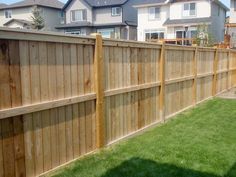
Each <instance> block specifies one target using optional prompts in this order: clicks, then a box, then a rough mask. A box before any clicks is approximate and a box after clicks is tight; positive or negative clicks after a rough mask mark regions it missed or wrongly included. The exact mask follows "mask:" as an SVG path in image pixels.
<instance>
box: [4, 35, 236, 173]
mask: <svg viewBox="0 0 236 177" xmlns="http://www.w3.org/2000/svg"><path fill="white" fill-rule="evenodd" d="M24 35H25V36H27V35H28V34H27V33H25V34H24ZM36 36H37V35H36ZM63 38H64V37H62V39H63ZM71 39H72V40H71V41H67V42H63V40H61V41H60V42H56V41H51V39H50V40H48V41H47V42H46V41H44V42H40V39H38V40H37V38H35V40H34V41H32V40H30V41H23V40H0V46H1V47H0V97H1V99H0V116H1V119H0V176H4V177H5V176H12V177H14V176H22V177H23V176H27V177H31V176H37V175H40V174H42V173H43V172H47V171H49V170H51V169H53V168H55V167H57V166H59V165H62V164H65V163H66V162H69V161H71V160H73V159H76V158H78V157H80V156H82V155H84V154H86V153H89V152H91V151H93V150H95V149H97V148H100V147H103V146H105V145H107V144H110V143H113V142H115V141H117V140H119V139H121V138H123V137H125V136H127V135H130V134H133V133H135V132H136V131H138V130H140V129H142V128H144V127H147V126H150V125H152V124H153V123H157V122H159V121H165V118H169V117H170V116H172V115H174V114H176V113H177V112H179V111H181V110H183V109H185V108H187V107H189V106H191V105H195V104H196V103H198V102H200V101H203V100H205V99H207V98H209V97H211V96H212V94H213V95H215V94H218V93H220V92H222V91H224V90H227V89H228V88H231V87H233V86H234V85H235V84H236V79H235V78H236V77H235V75H236V71H235V68H236V60H235V56H236V53H235V52H233V51H230V52H229V51H228V50H221V49H217V50H212V49H208V48H186V49H185V48H182V47H180V46H169V45H166V46H164V45H163V46H160V45H157V44H155V45H154V44H142V43H135V42H132V43H129V42H125V41H115V40H106V39H104V40H102V39H101V36H97V40H95V38H92V39H88V38H81V39H80V38H76V41H75V40H73V37H71ZM25 40H26V39H25ZM107 93H108V95H106V94H107ZM92 96H94V97H93V98H89V97H92ZM80 99H81V100H82V102H80V101H78V102H77V100H80ZM65 100H66V101H65ZM58 102H59V103H61V102H64V103H65V104H64V103H63V104H62V105H60V106H59V107H57V105H56V106H55V104H54V103H56V104H57V103H58ZM35 104H39V105H35ZM44 104H51V106H50V107H48V108H47V109H44V108H43V109H39V110H32V111H30V109H28V108H27V109H25V110H24V111H26V113H23V114H22V115H19V114H18V113H16V114H14V112H11V111H15V110H18V109H22V108H21V106H27V107H29V108H31V107H32V105H33V106H34V107H37V109H38V107H39V106H43V105H44ZM18 107H20V108H18ZM4 112H11V115H14V116H9V117H4V114H2V113H4ZM15 112H16V111H15ZM2 116H3V117H4V118H3V119H2Z"/></svg>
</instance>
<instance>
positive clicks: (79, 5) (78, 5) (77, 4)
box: [66, 0, 93, 23]
mask: <svg viewBox="0 0 236 177" xmlns="http://www.w3.org/2000/svg"><path fill="white" fill-rule="evenodd" d="M78 9H87V21H89V22H92V21H93V20H92V9H91V7H90V6H89V5H88V4H87V3H86V2H84V1H83V0H76V1H75V0H74V1H73V2H71V3H70V5H69V6H68V7H67V9H66V23H71V11H72V10H78Z"/></svg>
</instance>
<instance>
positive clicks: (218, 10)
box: [218, 6, 220, 16]
mask: <svg viewBox="0 0 236 177" xmlns="http://www.w3.org/2000/svg"><path fill="white" fill-rule="evenodd" d="M218 16H220V6H218Z"/></svg>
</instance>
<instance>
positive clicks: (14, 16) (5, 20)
mask: <svg viewBox="0 0 236 177" xmlns="http://www.w3.org/2000/svg"><path fill="white" fill-rule="evenodd" d="M35 6H37V7H38V8H39V9H40V10H41V13H42V14H41V16H42V17H43V19H44V23H45V27H44V30H48V31H55V30H56V29H55V26H58V25H59V24H60V23H61V21H64V17H63V13H62V7H63V6H64V4H63V3H61V2H60V1H58V0H24V1H20V2H17V3H14V4H10V5H6V4H3V5H1V4H0V26H4V27H9V28H26V29H30V28H31V25H32V10H33V7H35Z"/></svg>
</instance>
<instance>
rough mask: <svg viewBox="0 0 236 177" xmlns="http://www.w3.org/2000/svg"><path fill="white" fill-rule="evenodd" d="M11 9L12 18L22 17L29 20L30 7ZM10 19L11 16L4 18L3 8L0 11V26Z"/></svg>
mask: <svg viewBox="0 0 236 177" xmlns="http://www.w3.org/2000/svg"><path fill="white" fill-rule="evenodd" d="M11 10H12V18H14V19H24V20H29V21H30V20H31V15H32V14H31V7H25V8H17V9H11ZM9 20H11V18H5V14H4V10H1V11H0V26H3V24H4V23H6V22H8V21H9Z"/></svg>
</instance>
